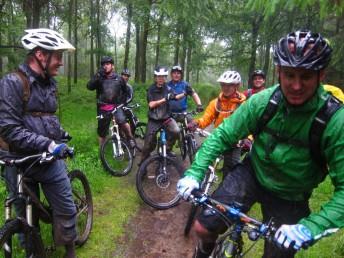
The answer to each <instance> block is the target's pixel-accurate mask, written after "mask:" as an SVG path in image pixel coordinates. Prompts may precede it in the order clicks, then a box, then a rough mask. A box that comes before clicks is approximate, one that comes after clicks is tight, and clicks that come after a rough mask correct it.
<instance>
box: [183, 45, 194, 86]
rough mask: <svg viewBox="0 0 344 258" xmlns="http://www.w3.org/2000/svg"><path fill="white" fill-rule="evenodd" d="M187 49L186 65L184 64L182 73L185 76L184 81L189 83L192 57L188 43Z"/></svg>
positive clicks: (190, 46)
mask: <svg viewBox="0 0 344 258" xmlns="http://www.w3.org/2000/svg"><path fill="white" fill-rule="evenodd" d="M188 45H189V47H188V49H187V54H186V55H187V63H186V72H185V71H184V74H185V80H186V81H190V73H191V70H192V68H191V57H192V44H191V42H190V41H189V43H188Z"/></svg>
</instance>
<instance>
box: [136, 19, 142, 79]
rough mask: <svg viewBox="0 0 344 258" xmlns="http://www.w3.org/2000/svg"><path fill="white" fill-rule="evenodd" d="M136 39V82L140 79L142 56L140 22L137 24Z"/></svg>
mask: <svg viewBox="0 0 344 258" xmlns="http://www.w3.org/2000/svg"><path fill="white" fill-rule="evenodd" d="M135 38H136V39H135V41H136V53H135V82H139V81H140V77H141V76H140V57H141V53H140V52H141V47H140V24H139V23H136V24H135Z"/></svg>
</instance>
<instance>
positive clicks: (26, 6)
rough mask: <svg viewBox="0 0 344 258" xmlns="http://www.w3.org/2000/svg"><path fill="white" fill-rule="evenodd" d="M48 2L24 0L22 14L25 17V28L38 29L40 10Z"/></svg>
mask: <svg viewBox="0 0 344 258" xmlns="http://www.w3.org/2000/svg"><path fill="white" fill-rule="evenodd" d="M47 2H48V0H24V1H23V12H24V14H25V17H26V28H39V21H40V14H41V8H43V7H44V6H45V4H46V3H47Z"/></svg>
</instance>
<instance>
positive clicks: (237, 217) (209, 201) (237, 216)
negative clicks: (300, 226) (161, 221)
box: [188, 189, 277, 241]
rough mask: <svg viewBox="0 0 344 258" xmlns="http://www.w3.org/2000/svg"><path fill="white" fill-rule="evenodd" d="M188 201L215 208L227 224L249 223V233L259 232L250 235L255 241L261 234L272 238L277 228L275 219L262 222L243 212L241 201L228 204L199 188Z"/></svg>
mask: <svg viewBox="0 0 344 258" xmlns="http://www.w3.org/2000/svg"><path fill="white" fill-rule="evenodd" d="M188 201H189V202H192V203H194V204H196V205H201V206H205V207H207V208H209V209H211V210H214V211H215V212H216V213H218V214H219V215H220V217H221V218H222V219H223V220H224V221H225V223H226V224H227V225H231V224H232V223H233V222H234V223H238V222H239V223H243V224H244V225H247V226H248V227H249V229H250V230H249V231H248V233H252V232H254V233H257V235H253V234H251V235H249V237H250V239H251V240H253V241H255V240H257V239H258V238H259V237H260V236H263V237H264V238H267V239H271V238H272V237H273V236H274V234H275V232H276V230H277V229H276V228H275V226H274V223H273V220H270V221H269V223H268V224H265V223H263V222H260V221H258V220H256V219H254V218H252V217H250V216H248V215H246V214H245V213H243V212H241V208H242V205H241V204H240V203H235V202H234V203H232V204H230V205H226V204H224V203H221V202H219V201H217V200H215V199H213V198H211V197H209V196H208V195H206V194H204V193H202V191H200V190H199V189H194V190H193V191H192V192H191V195H190V197H189V198H188Z"/></svg>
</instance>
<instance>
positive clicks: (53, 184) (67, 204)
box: [4, 160, 77, 246]
mask: <svg viewBox="0 0 344 258" xmlns="http://www.w3.org/2000/svg"><path fill="white" fill-rule="evenodd" d="M66 171H67V168H66V165H65V163H64V161H62V160H57V161H54V162H52V163H50V164H44V165H40V166H36V167H33V168H32V169H31V170H30V171H29V172H28V173H27V174H26V176H27V177H30V178H32V179H33V180H34V181H35V182H37V183H40V184H41V187H42V190H43V192H44V195H45V197H46V198H47V200H48V202H49V204H50V206H51V208H52V211H53V232H54V241H55V244H56V245H57V246H60V245H67V244H71V243H73V242H74V241H75V240H76V237H77V234H76V207H75V204H74V201H73V197H72V191H71V185H70V181H69V178H68V175H67V173H66ZM4 176H5V178H6V182H7V188H8V190H9V194H10V196H13V195H14V193H15V191H16V183H17V170H16V168H13V167H5V171H4ZM37 183H36V184H32V185H30V186H29V187H30V188H31V189H32V190H33V191H34V192H35V193H36V194H38V193H39V191H38V190H39V189H38V184H37ZM24 205H25V204H22V203H15V211H16V213H17V214H18V215H19V216H25V206H24Z"/></svg>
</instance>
